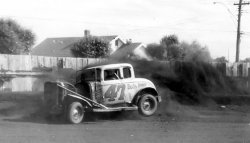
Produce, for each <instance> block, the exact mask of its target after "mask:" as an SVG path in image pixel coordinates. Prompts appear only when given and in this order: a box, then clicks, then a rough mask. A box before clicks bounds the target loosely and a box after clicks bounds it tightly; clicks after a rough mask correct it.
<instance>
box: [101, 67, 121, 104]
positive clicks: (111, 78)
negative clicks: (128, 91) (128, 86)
mask: <svg viewBox="0 0 250 143" xmlns="http://www.w3.org/2000/svg"><path fill="white" fill-rule="evenodd" d="M101 85H102V93H103V97H104V104H106V105H113V104H118V103H123V102H124V94H125V84H123V83H122V80H121V71H120V68H113V69H105V70H103V81H102V82H101Z"/></svg>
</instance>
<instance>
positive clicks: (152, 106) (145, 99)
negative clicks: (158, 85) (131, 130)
mask: <svg viewBox="0 0 250 143" xmlns="http://www.w3.org/2000/svg"><path fill="white" fill-rule="evenodd" d="M138 107H139V113H140V114H142V115H144V116H151V115H153V114H154V113H155V111H156V110H157V100H156V98H155V97H154V96H153V95H151V94H147V93H146V94H144V95H142V97H141V99H140V100H139V102H138Z"/></svg>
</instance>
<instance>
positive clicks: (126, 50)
mask: <svg viewBox="0 0 250 143" xmlns="http://www.w3.org/2000/svg"><path fill="white" fill-rule="evenodd" d="M141 45H142V43H129V44H124V45H122V46H121V47H120V48H119V49H118V50H116V51H115V52H114V53H113V54H112V55H111V57H119V58H121V57H126V56H128V55H129V54H132V53H133V52H134V50H135V49H136V48H138V47H139V46H141Z"/></svg>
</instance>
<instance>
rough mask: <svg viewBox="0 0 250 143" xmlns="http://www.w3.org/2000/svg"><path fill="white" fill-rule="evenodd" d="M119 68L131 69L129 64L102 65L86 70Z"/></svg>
mask: <svg viewBox="0 0 250 143" xmlns="http://www.w3.org/2000/svg"><path fill="white" fill-rule="evenodd" d="M119 67H132V65H131V64H129V63H117V64H104V65H98V66H93V67H89V68H87V69H94V68H101V69H109V68H119Z"/></svg>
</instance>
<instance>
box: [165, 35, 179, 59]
mask: <svg viewBox="0 0 250 143" xmlns="http://www.w3.org/2000/svg"><path fill="white" fill-rule="evenodd" d="M160 45H162V46H163V48H164V49H165V52H164V54H165V55H166V59H167V60H180V59H181V57H182V50H181V48H180V46H179V39H178V37H177V36H176V35H167V36H164V37H163V38H162V39H161V41H160Z"/></svg>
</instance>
